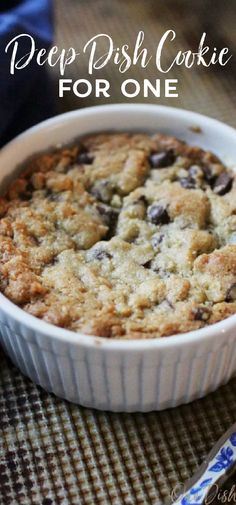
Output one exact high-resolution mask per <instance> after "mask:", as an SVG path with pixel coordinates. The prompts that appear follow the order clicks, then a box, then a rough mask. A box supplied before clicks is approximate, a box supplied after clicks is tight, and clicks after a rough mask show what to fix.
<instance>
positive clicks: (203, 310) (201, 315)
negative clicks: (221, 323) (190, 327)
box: [193, 307, 211, 321]
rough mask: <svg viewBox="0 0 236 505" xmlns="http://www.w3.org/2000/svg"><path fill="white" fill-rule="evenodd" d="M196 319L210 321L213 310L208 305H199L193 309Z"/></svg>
mask: <svg viewBox="0 0 236 505" xmlns="http://www.w3.org/2000/svg"><path fill="white" fill-rule="evenodd" d="M193 314H194V320H195V321H208V319H209V317H210V315H211V311H210V310H209V309H208V308H207V307H198V308H197V309H195V310H194V311H193Z"/></svg>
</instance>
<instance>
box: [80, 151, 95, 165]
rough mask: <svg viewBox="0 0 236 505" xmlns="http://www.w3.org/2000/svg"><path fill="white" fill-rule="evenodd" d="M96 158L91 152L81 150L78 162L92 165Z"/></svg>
mask: <svg viewBox="0 0 236 505" xmlns="http://www.w3.org/2000/svg"><path fill="white" fill-rule="evenodd" d="M93 160H94V156H92V154H91V153H89V152H88V151H87V150H83V151H81V152H80V153H79V154H78V155H77V158H76V162H77V163H78V164H79V165H92V163H93Z"/></svg>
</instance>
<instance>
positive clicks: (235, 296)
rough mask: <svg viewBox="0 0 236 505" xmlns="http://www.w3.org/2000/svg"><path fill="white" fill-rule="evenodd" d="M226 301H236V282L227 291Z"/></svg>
mask: <svg viewBox="0 0 236 505" xmlns="http://www.w3.org/2000/svg"><path fill="white" fill-rule="evenodd" d="M225 300H226V302H235V301H236V283H234V284H232V286H230V288H229V289H228V291H227V293H226V298H225Z"/></svg>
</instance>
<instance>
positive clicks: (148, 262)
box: [142, 260, 152, 269]
mask: <svg viewBox="0 0 236 505" xmlns="http://www.w3.org/2000/svg"><path fill="white" fill-rule="evenodd" d="M151 264H152V260H149V261H146V263H143V265H142V266H143V267H144V268H148V269H150V268H151Z"/></svg>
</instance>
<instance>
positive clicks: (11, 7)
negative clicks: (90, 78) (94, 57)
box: [0, 0, 54, 145]
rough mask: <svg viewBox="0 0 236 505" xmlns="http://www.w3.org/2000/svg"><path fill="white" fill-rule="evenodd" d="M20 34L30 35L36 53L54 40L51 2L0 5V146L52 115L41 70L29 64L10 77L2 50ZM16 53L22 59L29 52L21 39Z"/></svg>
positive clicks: (10, 0) (14, 0)
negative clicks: (36, 50)
mask: <svg viewBox="0 0 236 505" xmlns="http://www.w3.org/2000/svg"><path fill="white" fill-rule="evenodd" d="M21 33H27V34H30V35H31V36H32V37H33V38H34V40H35V43H36V47H37V49H41V48H42V47H45V48H49V46H50V45H51V43H52V40H53V18H52V2H51V0H1V1H0V118H1V121H0V145H3V144H4V143H5V142H7V141H8V140H10V139H11V138H12V137H14V136H15V135H17V134H18V133H20V132H21V131H23V130H25V129H26V128H28V127H29V126H31V125H33V124H35V123H37V122H38V121H40V120H42V119H45V118H47V117H49V116H50V115H52V114H53V112H54V106H53V100H52V93H51V86H50V82H49V79H48V76H47V74H46V71H45V70H44V67H39V66H38V65H37V64H36V62H35V61H33V60H32V61H31V63H30V65H28V66H27V67H26V68H24V69H22V70H20V71H16V73H15V74H14V75H10V60H11V54H10V51H9V52H8V53H6V52H5V48H6V46H7V44H8V43H9V42H10V40H11V39H13V38H14V37H16V36H17V35H19V34H21ZM22 41H23V42H22ZM19 50H20V51H21V52H20V53H19V54H22V55H25V54H26V53H27V52H29V44H27V42H26V40H25V39H24V38H22V40H21V44H19Z"/></svg>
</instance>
